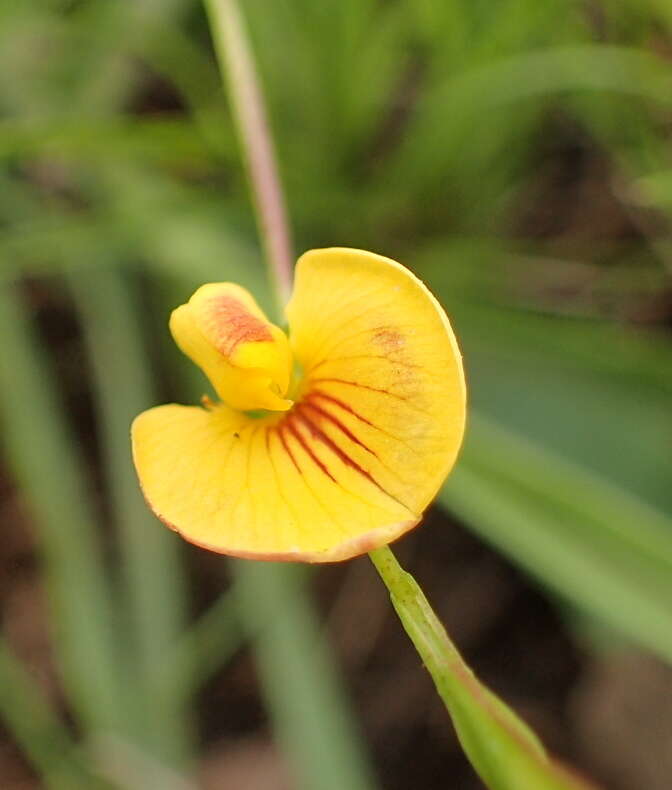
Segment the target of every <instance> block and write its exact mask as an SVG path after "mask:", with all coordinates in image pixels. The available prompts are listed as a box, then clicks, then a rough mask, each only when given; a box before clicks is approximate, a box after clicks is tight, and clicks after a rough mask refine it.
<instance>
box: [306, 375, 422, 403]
mask: <svg viewBox="0 0 672 790" xmlns="http://www.w3.org/2000/svg"><path fill="white" fill-rule="evenodd" d="M311 381H313V382H322V381H328V382H334V383H336V384H349V385H350V386H351V387H359V389H363V390H370V391H371V392H380V393H381V394H382V395H391V396H392V397H393V398H399V400H410V398H405V397H404V396H403V395H398V394H397V393H396V392H390V390H385V389H380V388H379V387H370V386H369V385H368V384H360V383H359V382H358V381H348V380H347V379H337V378H319V379H311Z"/></svg>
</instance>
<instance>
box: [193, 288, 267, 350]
mask: <svg viewBox="0 0 672 790" xmlns="http://www.w3.org/2000/svg"><path fill="white" fill-rule="evenodd" d="M207 312H208V317H209V319H210V320H211V321H212V322H213V325H214V327H215V329H216V332H217V343H216V348H217V350H218V351H219V352H220V353H222V354H224V355H225V356H227V357H228V356H231V354H233V352H234V351H235V349H236V346H237V345H238V344H239V343H258V342H262V341H271V340H273V336H272V335H271V333H270V331H269V329H268V326H266V324H265V323H264V322H263V321H262V320H261V319H259V318H257V317H256V316H254V315H252V313H250V312H249V310H248V309H247V308H246V307H245V305H244V304H243V303H242V302H240V301H238V299H235V298H234V297H233V296H229V295H228V294H227V295H224V296H217V297H214V298H213V299H211V300H210V301H209V303H208V308H207Z"/></svg>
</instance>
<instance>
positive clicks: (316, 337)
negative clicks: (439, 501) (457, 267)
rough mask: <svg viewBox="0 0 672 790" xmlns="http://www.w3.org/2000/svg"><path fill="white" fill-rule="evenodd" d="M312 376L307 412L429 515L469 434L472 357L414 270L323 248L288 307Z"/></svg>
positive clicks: (303, 267)
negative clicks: (468, 366)
mask: <svg viewBox="0 0 672 790" xmlns="http://www.w3.org/2000/svg"><path fill="white" fill-rule="evenodd" d="M287 315H288V317H289V322H290V326H291V330H292V331H291V343H292V348H293V351H294V355H295V357H296V359H297V360H298V362H299V363H300V364H301V365H302V367H303V369H304V373H305V381H304V387H303V391H302V395H301V397H300V398H299V401H300V402H299V404H298V408H300V410H301V411H303V412H304V413H306V414H307V415H308V416H309V417H310V419H311V420H312V421H313V422H315V423H316V424H317V425H318V426H319V428H320V429H321V430H322V431H323V432H324V433H325V434H326V435H327V436H328V437H330V439H331V440H332V441H333V442H334V443H336V444H337V445H338V446H339V448H340V449H341V450H342V451H343V452H346V453H347V455H348V456H349V457H350V458H351V459H352V460H353V462H355V463H357V464H358V465H360V466H361V467H362V468H363V469H364V470H365V471H366V472H367V474H369V475H370V476H371V477H373V478H374V479H375V481H376V482H377V484H378V485H379V486H380V487H381V488H383V489H384V490H386V491H387V492H389V494H390V495H391V496H393V497H395V498H396V499H397V500H399V501H401V502H403V504H404V505H405V506H406V507H408V509H409V510H410V511H412V512H414V513H416V514H418V515H420V514H421V513H422V512H423V510H424V509H425V508H426V507H427V505H428V504H429V503H430V502H431V500H432V499H433V498H434V496H435V495H436V492H437V491H438V489H439V487H440V486H441V484H442V483H443V481H444V480H445V478H446V476H447V474H448V472H449V471H450V469H451V468H452V466H453V464H454V462H455V459H456V456H457V452H458V450H459V448H460V445H461V442H462V437H463V433H464V425H465V414H466V388H465V381H464V372H463V369H462V359H461V355H460V352H459V348H458V346H457V341H456V340H455V336H454V334H453V331H452V329H451V326H450V323H449V321H448V318H447V317H446V314H445V313H444V311H443V309H442V308H441V306H440V305H439V304H438V302H437V301H436V299H435V298H434V297H433V296H432V294H431V293H430V292H429V290H428V289H427V288H426V287H425V286H424V284H423V283H422V282H421V281H420V280H418V278H417V277H415V276H414V275H413V274H412V273H411V272H410V271H409V270H408V269H406V268H405V267H403V266H401V265H400V264H398V263H396V262H395V261H392V260H390V259H389V258H384V257H382V256H380V255H374V254H373V253H370V252H364V251H361V250H352V249H341V248H332V249H326V250H313V251H311V252H308V253H306V254H305V255H304V256H302V258H301V259H300V260H299V262H298V264H297V267H296V285H295V289H294V295H293V297H292V300H291V302H290V304H289V305H288V307H287Z"/></svg>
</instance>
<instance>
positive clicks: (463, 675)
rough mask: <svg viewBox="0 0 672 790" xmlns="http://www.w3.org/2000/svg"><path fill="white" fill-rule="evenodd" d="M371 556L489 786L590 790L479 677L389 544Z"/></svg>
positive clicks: (496, 789) (504, 789) (499, 788)
mask: <svg viewBox="0 0 672 790" xmlns="http://www.w3.org/2000/svg"><path fill="white" fill-rule="evenodd" d="M369 556H370V557H371V561H372V562H373V564H374V565H375V566H376V569H377V570H378V573H379V574H380V576H381V578H382V580H383V581H384V582H385V585H386V587H387V589H388V590H389V593H390V599H391V601H392V605H393V606H394V608H395V610H396V612H397V614H398V615H399V619H400V620H401V623H402V625H403V626H404V629H405V630H406V633H407V634H408V635H409V637H410V638H411V641H412V642H413V644H414V645H415V648H416V650H417V651H418V653H419V655H420V657H421V658H422V661H423V663H424V664H425V666H426V667H427V670H428V672H429V674H430V675H431V676H432V680H433V681H434V685H435V686H436V690H437V692H438V693H439V696H440V697H441V699H442V700H443V702H444V703H445V705H446V708H447V709H448V712H449V713H450V715H451V718H452V720H453V724H454V725H455V730H456V732H457V735H458V737H459V739H460V743H461V744H462V748H463V749H464V751H465V752H466V754H467V756H468V757H469V760H470V762H471V764H472V765H473V766H474V768H475V769H476V771H477V772H478V774H479V776H480V777H481V778H482V779H483V781H484V782H485V783H486V785H487V786H488V787H489V788H492V790H589V788H590V787H591V785H589V784H588V783H587V782H585V780H583V779H582V778H580V777H578V776H576V775H574V774H573V773H570V772H569V771H567V770H566V769H565V768H564V767H563V766H561V765H559V764H558V763H555V762H554V761H552V760H551V759H550V758H549V757H548V755H547V754H546V752H545V751H544V748H543V746H542V745H541V743H540V742H539V740H538V739H537V737H536V736H535V735H534V733H533V732H532V731H531V730H530V729H529V728H528V727H527V726H526V725H525V724H524V723H523V722H522V721H521V720H520V719H519V718H518V717H517V716H516V714H515V713H514V712H513V711H512V710H510V709H509V708H508V707H507V706H506V705H505V704H504V703H503V702H502V701H501V700H500V699H498V698H497V697H496V696H495V695H494V694H493V693H492V692H491V691H490V690H489V689H488V688H487V687H486V686H484V685H483V684H482V683H481V682H480V681H479V680H478V678H477V677H476V676H475V675H474V673H473V672H472V671H471V669H470V668H469V667H468V666H467V664H466V663H465V662H464V660H463V658H462V656H461V655H460V654H459V652H458V650H457V648H456V647H455V645H454V644H453V643H452V642H451V640H450V639H449V637H448V634H447V633H446V630H445V628H444V627H443V625H442V624H441V622H440V621H439V619H438V617H437V616H436V614H435V612H434V610H433V609H432V607H431V606H430V604H429V602H428V601H427V599H426V598H425V595H424V593H423V592H422V590H421V589H420V587H419V586H418V584H417V582H416V581H415V579H414V578H413V577H412V576H411V574H410V573H407V572H406V571H404V570H403V568H402V567H401V566H400V565H399V563H398V562H397V559H396V557H395V556H394V554H393V553H392V551H391V549H390V548H389V546H384V547H383V548H380V549H375V550H374V551H372V552H370V554H369Z"/></svg>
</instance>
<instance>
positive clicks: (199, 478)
mask: <svg viewBox="0 0 672 790" xmlns="http://www.w3.org/2000/svg"><path fill="white" fill-rule="evenodd" d="M222 287H226V288H227V289H230V288H231V287H233V288H236V289H237V288H238V286H232V284H230V283H218V284H211V285H207V286H203V288H202V289H199V291H197V292H196V294H195V295H194V297H192V299H191V300H190V302H189V305H190V308H189V309H190V310H192V309H193V312H191V313H188V314H186V315H184V313H185V311H184V310H183V308H178V310H177V311H175V313H173V318H172V319H171V329H172V331H173V334H174V336H175V337H176V340H177V342H178V344H179V345H180V347H181V348H182V349H183V350H184V351H185V353H187V354H188V355H189V356H190V357H191V358H192V359H193V360H194V361H195V362H196V363H197V364H199V365H200V366H201V367H202V368H203V369H204V371H205V372H206V374H207V375H208V376H209V377H210V378H211V381H212V383H213V386H214V387H215V389H216V391H217V392H218V395H219V396H220V397H221V398H222V400H223V401H225V402H223V403H218V404H208V405H207V406H206V408H202V407H198V406H178V405H175V404H170V405H166V406H159V407H156V408H154V409H149V410H148V411H146V412H143V413H142V414H140V415H139V416H138V417H137V418H136V419H135V421H134V423H133V427H132V441H133V457H134V461H135V465H136V469H137V472H138V476H139V478H140V483H141V486H142V489H143V492H144V495H145V497H146V499H147V501H148V503H149V504H150V506H151V507H152V509H153V510H154V512H155V513H156V515H157V516H158V517H159V518H160V519H161V520H162V521H164V522H165V523H166V524H167V525H168V526H169V527H171V528H172V529H174V530H176V531H177V532H179V533H180V534H181V535H182V536H183V537H184V538H185V539H186V540H188V541H190V542H192V543H194V544H197V545H199V546H202V547H204V548H207V549H210V550H212V551H216V552H220V553H223V554H229V555H233V556H238V557H246V558H253V559H260V560H283V561H302V562H332V561H336V560H344V559H348V558H350V557H353V556H356V555H358V554H363V553H365V552H367V551H370V550H372V549H374V548H378V547H379V546H382V545H385V544H387V543H390V542H391V541H393V540H395V539H396V538H398V537H399V536H400V535H402V534H403V533H405V532H407V531H408V530H409V529H411V528H412V527H414V526H415V525H416V524H417V523H418V522H419V521H420V519H421V517H422V513H423V511H424V510H425V508H426V507H427V506H428V505H429V503H430V502H431V501H432V499H433V498H434V496H435V495H436V493H437V491H438V489H439V487H440V486H441V484H442V483H443V481H444V479H445V477H446V476H447V474H448V472H449V471H450V469H451V468H452V466H453V464H454V462H455V458H456V456H457V453H458V450H459V447H460V445H461V442H462V437H463V433H464V424H465V410H466V389H465V382H464V373H463V369H462V361H461V356H460V352H459V349H458V346H457V342H456V340H455V337H454V335H453V332H452V329H451V327H450V323H449V321H448V318H447V317H446V315H445V313H444V311H443V309H442V308H441V306H440V305H439V304H438V302H437V301H436V299H435V298H434V297H433V296H432V294H431V293H430V292H429V290H428V289H427V288H426V287H425V286H424V285H423V283H422V282H421V281H420V280H418V278H417V277H415V276H414V275H413V274H412V273H411V272H410V271H409V270H408V269H406V268H405V267H403V266H402V265H401V264H399V263H396V262H395V261H392V260H390V259H389V258H384V257H382V256H380V255H375V254H373V253H370V252H365V251H362V250H354V249H345V248H331V249H324V250H312V251H310V252H307V253H305V254H304V255H303V256H302V257H301V258H300V259H299V261H298V263H297V266H296V280H295V287H294V293H293V296H292V299H291V300H290V303H289V304H288V306H287V310H286V313H287V318H288V321H289V327H290V333H289V346H285V342H286V340H283V338H284V334H283V333H281V330H279V329H278V328H277V327H273V325H272V324H270V323H269V322H268V321H267V319H266V318H265V316H264V315H263V313H261V311H260V310H259V308H258V307H257V306H256V303H255V302H254V300H253V299H252V297H251V296H250V295H249V294H248V293H247V292H246V291H244V289H239V290H237V291H235V293H234V296H235V298H236V299H237V300H238V302H239V303H240V304H242V305H243V306H244V307H245V309H247V310H249V312H250V314H251V315H253V316H254V317H255V319H257V320H259V321H260V322H261V325H262V326H264V327H266V328H267V331H268V335H269V336H270V337H269V336H267V335H265V334H264V332H262V331H259V333H258V334H257V335H255V334H254V332H249V333H248V334H247V335H245V333H244V332H243V333H242V335H241V336H244V337H246V338H247V339H246V340H244V342H239V343H238V347H239V348H240V347H242V349H243V351H242V353H241V352H239V355H238V356H236V355H235V351H234V353H233V354H231V349H232V348H233V347H234V346H235V344H233V345H232V343H231V337H230V334H231V330H230V327H229V328H227V327H226V326H224V328H222V326H221V325H220V324H221V321H219V319H218V317H217V311H215V312H214V313H213V311H212V310H209V308H207V307H206V308H204V307H203V304H202V302H201V300H202V299H204V297H208V296H213V295H215V294H217V293H221V292H222V291H221V289H222ZM204 289H205V290H204ZM218 289H219V290H218ZM241 292H242V293H241ZM207 302H208V300H207V299H204V303H206V304H207ZM183 307H185V306H183ZM179 311H182V313H180V312H179ZM176 314H177V315H178V317H177V319H176V318H175V316H176ZM225 317H226V316H225ZM220 318H221V316H220ZM224 323H226V322H224ZM234 323H235V322H234ZM269 327H272V329H270V328H269ZM274 330H277V332H276V331H274ZM227 333H228V334H227ZM278 333H280V334H278ZM281 335H282V337H281ZM255 337H257V338H258V339H255ZM255 344H258V345H255ZM262 344H265V346H264V348H262V347H261V345H262ZM290 347H291V355H289V354H287V356H285V354H286V352H287V349H288V348H290ZM218 354H219V355H220V356H223V360H221V359H219V357H218V356H217V355H218ZM292 355H293V359H294V360H296V361H297V362H298V363H299V367H300V369H301V370H302V371H303V377H302V379H301V381H300V382H299V383H298V385H295V386H293V387H292V390H293V393H294V401H295V402H294V403H292V402H291V401H289V400H288V399H287V398H286V395H287V388H288V386H289V373H288V371H289V369H290V365H291V356H292ZM250 360H251V363H250ZM222 362H223V363H225V364H226V365H227V366H229V367H232V368H234V373H237V372H240V371H243V373H247V372H250V371H251V372H252V374H253V378H254V376H256V375H257V374H258V378H259V379H262V380H263V382H262V384H259V383H258V382H257V383H253V384H248V381H247V380H246V379H245V378H244V376H243V377H242V378H240V379H239V380H237V381H235V380H234V381H233V385H231V378H230V375H229V374H231V371H230V370H229V369H228V368H224V373H225V375H223V377H222V378H221V379H220V378H218V376H220V375H221V365H222ZM227 376H229V378H228V379H227ZM222 382H223V383H222ZM245 387H247V390H245ZM250 391H251V392H252V394H253V396H254V397H257V395H258V393H259V392H262V393H263V394H262V396H261V399H262V400H264V399H266V398H267V397H268V396H267V394H266V393H271V395H272V396H273V397H274V398H275V401H274V400H273V397H271V398H270V399H268V400H265V401H264V402H265V403H266V405H260V406H259V407H257V408H264V409H272V410H273V411H269V412H267V413H266V414H265V416H262V417H256V418H253V417H251V416H249V415H247V414H245V413H244V412H243V411H241V410H240V409H241V408H249V405H247V406H240V405H239V404H240V403H242V402H244V403H245V404H249V402H250V401H249V395H250ZM241 392H244V397H242V399H240V398H238V396H239V395H240V393H241ZM271 401H272V403H271ZM237 403H238V405H237ZM285 404H288V405H285Z"/></svg>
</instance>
